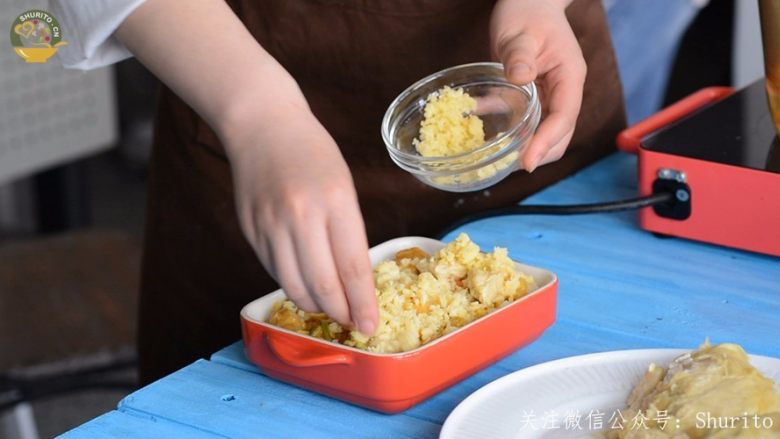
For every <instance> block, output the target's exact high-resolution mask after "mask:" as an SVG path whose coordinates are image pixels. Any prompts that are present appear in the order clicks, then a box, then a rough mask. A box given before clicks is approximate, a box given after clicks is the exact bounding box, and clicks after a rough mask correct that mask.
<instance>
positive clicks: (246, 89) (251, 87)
mask: <svg viewBox="0 0 780 439" xmlns="http://www.w3.org/2000/svg"><path fill="white" fill-rule="evenodd" d="M116 35H117V37H118V38H119V39H120V40H121V41H122V42H123V43H124V44H125V45H126V46H127V47H128V49H130V51H131V52H133V54H134V55H135V56H136V57H137V58H138V59H139V60H140V61H141V62H142V63H143V64H144V65H146V66H147V68H149V70H151V71H152V72H153V73H154V74H155V75H156V76H157V77H158V78H160V80H161V81H162V82H164V83H165V84H166V85H168V86H169V87H170V88H171V89H172V90H173V91H174V92H175V93H177V94H178V95H179V96H180V97H181V98H182V99H183V100H184V101H185V102H187V103H188V104H189V105H190V106H191V107H192V108H193V109H195V111H197V112H198V113H199V114H200V115H201V116H202V117H203V118H204V119H205V120H206V121H207V122H208V123H209V125H210V126H211V127H212V128H214V129H215V131H217V133H218V134H219V135H220V137H222V140H223V142H224V143H241V142H226V141H225V140H226V138H229V137H231V136H234V135H236V133H235V132H236V131H237V127H240V126H243V125H246V124H251V125H252V126H254V127H257V126H258V124H263V123H272V122H270V121H278V120H279V118H286V114H292V113H297V114H300V113H301V110H304V111H305V112H308V111H309V110H308V105H307V103H306V100H305V99H304V97H303V95H302V93H301V91H300V89H299V88H298V86H297V84H296V83H295V81H294V79H293V78H292V77H291V76H290V75H289V73H287V71H285V70H284V68H283V67H282V66H281V65H280V64H279V63H278V62H277V61H276V60H275V59H273V57H272V56H271V55H270V54H268V52H266V51H265V50H264V49H263V48H262V47H261V46H260V44H258V43H257V41H256V40H255V39H254V38H253V37H252V35H251V34H250V33H249V31H247V29H246V28H245V27H244V25H243V23H241V21H240V20H239V19H238V17H236V16H235V14H234V13H233V11H232V10H231V9H230V8H229V7H228V6H227V4H226V3H225V2H224V1H223V0H198V1H191V2H172V1H168V0H147V1H146V2H145V3H144V4H143V5H141V6H140V7H139V8H138V9H136V10H135V11H134V12H133V13H132V14H131V15H130V16H129V17H128V18H127V19H126V20H125V21H124V23H122V25H121V26H120V27H119V29H118V30H117V33H116ZM271 103H272V105H271ZM264 121H268V122H264ZM227 146H228V145H226V147H227Z"/></svg>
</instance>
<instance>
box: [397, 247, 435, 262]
mask: <svg viewBox="0 0 780 439" xmlns="http://www.w3.org/2000/svg"><path fill="white" fill-rule="evenodd" d="M428 256H429V255H428V253H426V252H425V250H423V249H421V248H420V247H411V248H407V249H404V250H401V251H399V252H398V253H396V254H395V263H396V264H399V265H400V264H401V261H402V260H404V259H423V258H427V257H428Z"/></svg>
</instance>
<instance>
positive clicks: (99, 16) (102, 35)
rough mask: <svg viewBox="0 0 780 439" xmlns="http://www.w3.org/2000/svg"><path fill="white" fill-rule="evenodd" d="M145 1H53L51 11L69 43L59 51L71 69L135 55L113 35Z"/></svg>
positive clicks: (101, 65)
mask: <svg viewBox="0 0 780 439" xmlns="http://www.w3.org/2000/svg"><path fill="white" fill-rule="evenodd" d="M144 1H145V0H51V8H52V14H54V16H55V17H57V20H58V21H59V22H60V27H62V39H63V40H64V41H67V42H68V45H67V46H63V47H61V48H60V49H59V50H58V51H57V54H58V56H59V58H60V61H61V62H62V65H64V66H65V67H68V68H74V69H81V70H91V69H96V68H98V67H103V66H107V65H110V64H113V63H115V62H117V61H121V60H123V59H125V58H129V57H131V56H132V54H131V53H130V51H129V50H127V48H126V47H125V46H124V45H123V44H122V43H121V42H120V41H119V40H118V39H117V38H116V37H115V36H114V32H115V31H116V30H117V28H119V25H121V24H122V22H123V21H124V20H125V19H126V18H127V16H128V15H130V14H131V13H132V12H133V11H134V10H135V8H137V7H138V6H140V5H141V3H143V2H144Z"/></svg>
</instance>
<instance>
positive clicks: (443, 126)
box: [412, 85, 520, 185]
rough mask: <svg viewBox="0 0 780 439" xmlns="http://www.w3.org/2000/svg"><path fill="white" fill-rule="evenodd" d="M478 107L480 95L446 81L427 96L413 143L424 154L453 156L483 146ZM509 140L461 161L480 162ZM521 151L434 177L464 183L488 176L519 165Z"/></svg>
mask: <svg viewBox="0 0 780 439" xmlns="http://www.w3.org/2000/svg"><path fill="white" fill-rule="evenodd" d="M476 110H477V100H476V99H474V98H473V97H472V96H471V95H469V94H468V93H466V92H465V91H464V90H463V89H462V88H450V87H448V86H446V85H445V86H444V87H442V88H441V89H440V90H438V91H436V92H434V93H431V94H430V95H429V96H428V98H427V99H426V104H425V109H424V110H423V120H422V122H421V123H420V132H419V137H418V138H416V139H414V140H413V141H412V144H413V145H414V147H415V149H416V150H417V152H418V153H420V155H421V156H423V157H451V156H456V155H459V154H463V153H467V152H469V151H473V150H475V149H477V148H479V147H480V146H482V145H483V144H484V143H485V129H484V124H483V122H482V119H480V118H479V116H477V115H476V114H474V112H475V111H476ZM499 135H500V133H499ZM509 142H510V139H505V140H504V141H502V142H500V143H499V144H497V145H495V146H494V147H492V148H490V149H489V150H486V151H484V152H479V153H476V154H473V155H471V156H469V157H466V158H464V159H463V160H459V161H458V164H460V165H464V164H477V163H480V162H482V161H483V160H485V159H487V158H488V157H490V156H491V155H493V154H495V153H496V152H497V151H500V150H502V149H503V148H504V147H506V145H507V144H508V143H509ZM519 155H520V154H519V153H518V152H517V151H512V152H510V153H509V154H507V155H506V156H504V157H503V158H501V159H499V160H497V161H495V162H493V163H487V164H485V165H484V166H480V167H478V168H477V169H474V170H472V171H467V172H463V173H460V174H455V175H449V176H441V177H434V181H435V182H437V183H439V184H444V185H461V184H465V183H469V182H474V181H479V180H484V179H488V178H490V177H493V176H494V175H496V174H497V173H498V172H500V171H502V170H504V169H506V168H508V167H509V166H512V165H515V164H516V163H517V159H518V157H519Z"/></svg>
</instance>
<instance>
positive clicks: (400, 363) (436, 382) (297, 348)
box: [241, 237, 558, 413]
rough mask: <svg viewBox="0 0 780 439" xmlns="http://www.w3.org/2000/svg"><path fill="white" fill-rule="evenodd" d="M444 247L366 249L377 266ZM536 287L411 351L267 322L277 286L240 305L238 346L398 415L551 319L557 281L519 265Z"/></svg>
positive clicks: (394, 244)
mask: <svg viewBox="0 0 780 439" xmlns="http://www.w3.org/2000/svg"><path fill="white" fill-rule="evenodd" d="M443 246H444V243H443V242H441V241H436V240H433V239H429V238H419V237H404V238H397V239H393V240H391V241H387V242H385V243H383V244H380V245H378V246H376V247H374V248H372V249H371V251H370V256H371V261H372V262H373V263H374V264H375V265H376V264H378V263H379V262H381V261H384V260H388V259H392V258H393V257H394V256H395V253H396V252H398V251H399V250H403V249H406V248H410V247H420V248H422V249H423V250H425V251H427V252H428V253H434V252H436V251H437V250H439V249H440V248H442V247H443ZM517 265H518V267H519V268H520V270H522V271H523V272H524V273H527V274H530V275H532V276H533V277H534V279H535V281H536V284H537V289H536V290H534V291H532V292H531V293H529V294H528V295H526V296H525V297H522V298H520V299H518V300H516V301H515V302H512V303H511V304H509V305H507V306H505V307H503V308H500V309H498V310H495V311H493V312H491V313H489V314H487V315H485V316H483V317H482V318H480V319H478V320H475V321H473V322H471V323H470V324H468V325H465V326H463V327H462V328H460V329H458V330H456V331H454V332H451V333H450V334H447V335H445V336H443V337H440V338H438V339H436V340H434V341H432V342H430V343H428V344H425V345H423V346H420V347H419V348H417V349H414V350H411V351H407V352H402V353H396V354H377V353H372V352H367V351H363V350H359V349H355V348H352V347H349V346H343V345H339V344H336V343H331V342H327V341H324V340H320V339H317V338H314V337H310V336H308V335H301V334H298V333H295V332H293V331H289V330H286V329H282V328H279V327H276V326H273V325H270V324H268V323H265V321H266V320H267V319H268V317H269V315H270V312H271V307H272V306H273V304H274V303H275V302H278V301H280V300H283V299H285V298H286V297H285V295H284V291H282V290H277V291H275V292H273V293H271V294H268V295H267V296H265V297H262V298H260V299H257V300H255V301H253V302H251V303H249V304H248V305H246V306H245V307H244V309H242V310H241V328H242V331H243V335H244V349H245V352H246V355H247V357H248V358H249V360H250V361H252V362H253V363H255V364H256V365H257V366H258V367H259V368H260V370H261V371H262V372H263V373H264V374H266V375H268V376H271V377H273V378H276V379H279V380H281V381H285V382H288V383H292V384H295V385H298V386H300V387H303V388H306V389H310V390H313V391H316V392H319V393H323V394H325V395H330V396H332V397H335V398H338V399H341V400H344V401H348V402H351V403H354V404H357V405H360V406H363V407H367V408H370V409H374V410H377V411H381V412H385V413H396V412H400V411H403V410H406V409H407V408H409V407H411V406H413V405H414V404H416V403H418V402H421V401H423V400H425V399H426V398H428V397H430V396H432V395H434V394H435V393H437V392H439V391H441V390H443V389H445V388H446V387H448V386H450V385H452V384H454V383H456V382H458V381H459V380H461V379H463V378H465V377H467V376H469V375H471V374H473V373H474V372H476V371H477V370H479V369H481V368H483V367H485V366H487V365H489V364H491V363H493V362H495V361H497V360H499V359H500V358H502V357H504V356H506V355H507V354H509V353H511V352H513V351H515V350H516V349H518V348H520V347H522V346H524V345H526V344H528V343H530V342H532V341H533V340H535V339H536V338H538V337H539V336H540V335H541V334H542V332H544V330H545V329H546V328H548V327H549V326H550V325H552V323H553V321H554V320H555V309H556V295H557V287H558V279H557V278H556V276H555V274H553V273H551V272H549V271H546V270H543V269H541V268H536V267H531V266H527V265H522V264H517Z"/></svg>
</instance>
